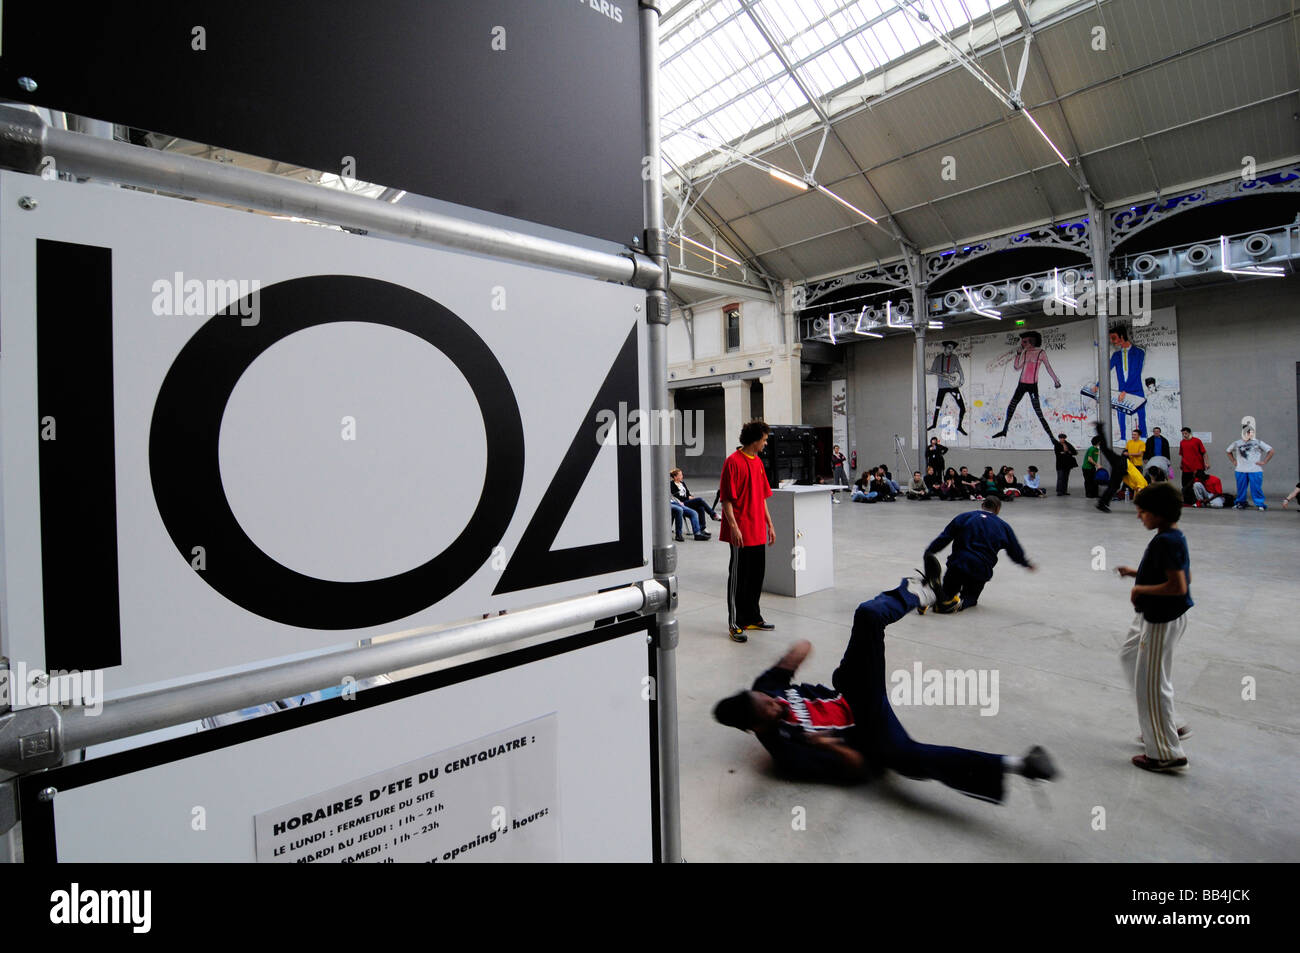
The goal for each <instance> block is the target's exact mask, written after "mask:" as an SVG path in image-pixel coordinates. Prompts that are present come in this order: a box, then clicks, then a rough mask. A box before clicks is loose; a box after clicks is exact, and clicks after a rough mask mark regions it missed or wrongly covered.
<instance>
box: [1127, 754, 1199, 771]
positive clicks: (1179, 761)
mask: <svg viewBox="0 0 1300 953" xmlns="http://www.w3.org/2000/svg"><path fill="white" fill-rule="evenodd" d="M1133 763H1134V764H1135V765H1137V766H1138V767H1139V768H1141V769H1142V770H1143V771H1165V772H1168V771H1177V770H1178V769H1179V768H1185V767H1187V759H1186V758H1173V759H1171V760H1169V761H1156V760H1155V759H1154V758H1148V757H1147V756H1146V755H1144V754H1135V755H1134V756H1133Z"/></svg>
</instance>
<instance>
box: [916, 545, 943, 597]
mask: <svg viewBox="0 0 1300 953" xmlns="http://www.w3.org/2000/svg"><path fill="white" fill-rule="evenodd" d="M921 564H922V565H923V566H925V571H924V572H923V573H922V574H921V575H923V576H924V577H925V581H926V583H927V584H928V585H929V586H930V588H931V589H933V590H934V592H935V594H936V595H937V594H938V593H939V592H942V591H943V567H941V566H940V565H939V557H938V556H936V555H935V554H934V553H926V554H925V555H924V556H922V557H921Z"/></svg>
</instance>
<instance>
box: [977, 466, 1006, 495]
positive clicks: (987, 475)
mask: <svg viewBox="0 0 1300 953" xmlns="http://www.w3.org/2000/svg"><path fill="white" fill-rule="evenodd" d="M980 496H991V497H993V498H994V499H998V500H1003V499H1006V497H1004V496H1003V495H1002V489H1001V488H1000V487H999V486H998V477H997V474H995V473H994V472H993V468H992V467H985V468H984V472H983V473H982V474H981V475H980Z"/></svg>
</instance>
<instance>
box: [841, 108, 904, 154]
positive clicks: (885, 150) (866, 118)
mask: <svg viewBox="0 0 1300 953" xmlns="http://www.w3.org/2000/svg"><path fill="white" fill-rule="evenodd" d="M835 131H836V132H837V133H839V136H840V138H841V139H843V140H844V144H845V145H846V146H847V147H848V149H849V152H851V153H852V154H853V157H854V158H855V159H857V160H858V162H860V163H862V168H864V169H870V168H873V167H874V166H878V165H880V164H881V163H884V162H888V161H889V160H890V159H896V158H898V157H899V156H900V155H902V154H903V148H902V145H901V144H900V142H899V140H898V138H897V136H896V135H895V133H894V131H893V129H892V128H891V127H890V126H889V125H888V124H887V123H886V122H885V121H884V119H883V118H881V117H880V116H878V115H876V111H875V110H874V109H864V110H862V111H861V112H859V113H855V114H854V115H852V116H850V117H848V118H845V119H841V120H839V121H837V122H836V123H835Z"/></svg>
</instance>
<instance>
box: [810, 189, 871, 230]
mask: <svg viewBox="0 0 1300 953" xmlns="http://www.w3.org/2000/svg"><path fill="white" fill-rule="evenodd" d="M817 191H818V192H822V193H824V194H825V195H829V196H830V197H831V198H833V199H834V200H835V201H837V202H839V203H840V204H841V205H843V206H844V207H845V208H846V209H848V210H849V211H850V212H857V213H858V214H859V215H861V216H862V217H863V218H865V219H866V220H867V221H868V222H870V223H871V224H872V225H879V224H880V223H879V222H878V221H876V219H874V218H872V217H871V216H870V215H868V214H867V213H866V212H864V211H862V209H860V208H858V207H857V206H856V205H854V204H853V203H852V202H849V201H846V200H845V199H842V198H840V197H839V196H838V195H836V194H835V193H834V192H832V191H831V190H830V189H828V188H826V186H824V185H819V186H817Z"/></svg>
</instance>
